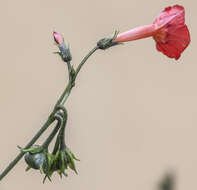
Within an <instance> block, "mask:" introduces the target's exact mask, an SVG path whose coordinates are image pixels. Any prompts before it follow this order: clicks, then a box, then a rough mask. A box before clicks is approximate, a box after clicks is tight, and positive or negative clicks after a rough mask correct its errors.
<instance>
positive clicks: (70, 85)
mask: <svg viewBox="0 0 197 190" xmlns="http://www.w3.org/2000/svg"><path fill="white" fill-rule="evenodd" d="M98 49H99V47H98V46H96V47H95V48H93V49H92V50H91V51H90V52H89V53H88V54H87V55H86V56H85V57H84V58H83V60H82V61H81V63H80V64H79V66H78V67H77V69H76V72H75V75H74V77H73V79H72V80H70V81H69V83H68V85H67V87H66V89H65V90H64V92H63V93H62V95H61V96H60V98H59V99H58V101H57V103H56V105H55V108H54V110H53V112H52V113H51V114H50V116H49V118H48V120H47V121H46V123H45V124H44V125H43V127H42V128H41V129H40V130H39V131H38V132H37V133H36V135H35V136H34V137H33V138H32V140H31V141H30V142H29V143H28V144H27V145H26V146H25V148H24V149H28V148H30V147H31V146H32V145H33V144H34V143H35V142H36V140H37V139H38V138H39V137H40V136H41V135H42V134H43V132H44V131H45V130H46V129H47V128H48V127H49V126H50V125H51V123H52V122H53V121H54V118H53V116H54V114H55V113H56V108H57V107H58V106H59V105H63V104H64V103H65V101H66V100H67V98H68V96H69V95H70V92H71V90H72V88H73V84H74V82H75V79H76V77H77V75H78V73H79V71H80V70H81V68H82V66H83V65H84V63H85V62H86V61H87V59H88V58H89V57H90V56H91V55H92V54H93V53H94V52H95V51H96V50H98ZM24 154H25V153H24V152H20V153H19V154H18V156H17V157H16V158H15V159H14V160H13V161H12V162H11V163H10V164H9V165H8V167H7V168H6V169H5V170H4V171H3V172H2V173H1V174H0V181H1V180H2V179H3V178H4V177H5V176H6V175H7V174H8V172H9V171H10V170H11V169H12V168H13V167H14V166H15V165H16V164H17V163H18V161H19V160H20V159H21V158H22V157H23V155H24Z"/></svg>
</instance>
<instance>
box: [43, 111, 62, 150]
mask: <svg viewBox="0 0 197 190" xmlns="http://www.w3.org/2000/svg"><path fill="white" fill-rule="evenodd" d="M54 118H55V119H56V120H57V121H58V122H57V124H56V126H55V128H54V129H53V131H52V132H51V134H50V135H49V136H48V138H47V139H46V141H45V142H44V143H43V144H42V147H43V149H47V150H48V147H49V144H50V143H51V141H52V140H53V138H54V137H55V135H56V133H57V132H58V130H59V129H60V127H61V125H62V122H63V118H62V117H61V116H60V115H59V114H55V116H54Z"/></svg>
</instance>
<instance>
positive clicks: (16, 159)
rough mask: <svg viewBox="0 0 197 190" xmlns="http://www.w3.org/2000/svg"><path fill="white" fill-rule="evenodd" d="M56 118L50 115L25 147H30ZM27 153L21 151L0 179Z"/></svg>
mask: <svg viewBox="0 0 197 190" xmlns="http://www.w3.org/2000/svg"><path fill="white" fill-rule="evenodd" d="M53 121H54V119H53V118H51V117H49V119H48V120H47V121H46V123H45V124H44V125H43V126H42V128H41V129H40V130H39V131H38V132H37V133H36V135H35V136H34V137H33V138H32V139H31V141H30V142H29V143H28V144H27V145H26V146H25V148H24V149H28V148H30V147H31V146H32V145H33V144H34V143H35V142H36V140H37V139H38V138H39V137H40V136H41V135H42V133H43V132H44V131H45V130H46V129H47V128H48V127H49V125H51V123H53ZM24 154H25V153H24V152H20V153H19V154H18V156H17V157H16V158H15V159H14V160H13V161H12V162H11V163H10V164H9V165H8V167H7V168H6V169H5V170H4V171H3V172H2V173H1V175H0V181H1V180H2V179H3V177H4V176H6V175H7V173H8V172H9V171H10V170H11V169H12V168H13V167H14V166H15V165H16V164H17V163H18V161H19V160H20V159H21V158H22V157H23V155H24Z"/></svg>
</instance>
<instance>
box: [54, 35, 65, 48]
mask: <svg viewBox="0 0 197 190" xmlns="http://www.w3.org/2000/svg"><path fill="white" fill-rule="evenodd" d="M53 37H54V40H55V42H56V43H57V44H58V45H61V44H62V43H63V42H64V39H63V37H62V36H61V34H59V33H58V32H53Z"/></svg>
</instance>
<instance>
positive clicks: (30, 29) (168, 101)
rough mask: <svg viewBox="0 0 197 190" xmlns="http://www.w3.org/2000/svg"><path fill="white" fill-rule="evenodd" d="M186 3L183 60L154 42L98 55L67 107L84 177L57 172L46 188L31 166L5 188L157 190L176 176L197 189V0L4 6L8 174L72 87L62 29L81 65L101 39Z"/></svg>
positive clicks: (47, 0)
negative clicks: (169, 175)
mask: <svg viewBox="0 0 197 190" xmlns="http://www.w3.org/2000/svg"><path fill="white" fill-rule="evenodd" d="M177 3H178V4H182V5H184V7H185V9H186V23H187V25H188V27H189V29H190V32H191V39H192V42H191V44H190V46H189V47H188V48H187V49H186V51H185V52H184V53H183V54H182V57H181V58H180V59H179V60H178V61H175V60H174V59H169V58H167V57H166V56H164V55H162V54H161V53H159V52H157V50H156V49H155V43H154V41H153V40H152V39H144V40H139V41H135V42H130V43H127V44H125V45H123V46H119V47H114V48H111V49H109V50H106V51H98V52H97V53H95V54H94V55H93V56H92V57H91V58H90V59H89V60H88V62H87V64H86V65H85V67H84V68H83V70H82V72H81V73H80V74H79V77H78V78H77V81H76V83H77V84H76V87H75V88H74V89H73V91H72V94H71V96H70V97H69V99H68V101H67V103H66V107H67V109H68V112H69V120H68V126H67V134H66V137H67V139H66V141H67V143H68V145H69V147H70V148H71V149H72V151H73V152H74V153H76V155H77V156H78V157H79V158H80V159H81V161H80V162H79V163H76V164H77V169H78V172H79V175H75V174H74V173H73V172H72V171H69V172H68V173H69V177H68V178H63V179H62V180H60V179H59V176H57V175H54V176H53V178H52V179H53V183H50V182H48V181H47V182H46V184H45V185H43V184H42V178H43V176H41V175H40V173H39V172H37V171H33V170H32V171H29V172H27V173H25V167H26V164H25V162H24V161H23V160H22V161H20V162H19V163H18V165H17V166H16V167H15V168H14V169H13V170H12V172H10V173H9V174H8V175H7V176H6V177H5V178H4V180H3V181H2V182H1V184H0V190H11V189H21V190H25V189H30V190H31V189H32V190H33V189H36V190H41V189H48V190H52V189H54V188H55V189H59V190H60V189H62V190H63V189H69V190H100V189H107V190H109V189H113V190H120V189H124V190H152V189H156V187H157V183H158V181H159V180H160V179H161V177H162V176H163V174H164V173H165V172H167V171H169V170H172V171H174V172H175V173H176V176H177V189H178V190H192V189H197V183H196V178H197V177H196V176H197V149H196V144H197V85H196V83H197V63H196V49H197V47H196V40H197V39H196V35H195V34H196V30H197V26H196V19H197V12H196V6H197V4H196V2H195V1H194V0H190V1H186V0H182V1H172V0H165V1H164V0H156V1H155V0H148V1H140V0H121V1H113V0H108V1H106V0H98V1H94V0H83V1H74V0H73V1H66V0H56V1H54V0H53V1H52V0H33V1H30V0H18V1H13V0H6V1H3V0H1V4H0V23H1V31H0V34H1V35H0V42H1V45H0V52H1V56H0V63H1V69H0V87H1V94H0V113H1V133H0V150H1V153H0V154H1V157H0V170H1V171H2V170H3V169H4V168H5V167H6V166H7V165H8V163H9V162H10V161H11V160H12V159H14V158H15V156H16V155H17V154H18V149H17V148H16V146H17V145H20V146H24V145H25V144H26V143H27V141H28V140H29V139H30V138H31V137H32V136H33V135H34V134H35V133H36V132H37V131H38V129H39V128H40V127H41V126H42V124H43V123H44V122H45V120H46V119H47V116H48V114H49V113H50V111H51V110H52V108H53V106H54V104H55V102H56V100H57V98H58V97H59V95H60V94H61V92H62V91H63V89H64V86H65V84H66V80H67V71H66V69H65V65H64V64H62V62H61V60H60V58H59V57H58V56H57V55H54V54H52V52H54V51H56V50H57V48H56V46H54V44H53V39H52V31H53V30H56V31H59V32H60V33H62V34H63V35H64V37H65V40H66V41H67V42H69V44H70V47H71V51H72V55H73V62H72V63H73V64H74V65H75V66H77V64H78V63H79V61H80V60H81V58H82V57H83V56H84V55H85V54H86V53H87V52H88V51H89V50H90V49H91V48H92V47H93V46H94V45H95V43H96V42H97V41H98V40H99V39H101V38H103V37H107V36H109V35H111V34H112V33H113V31H114V30H115V29H118V30H120V31H125V30H128V29H130V28H133V27H136V26H140V25H144V24H150V23H152V22H153V20H154V18H155V17H156V16H157V15H158V14H159V13H160V12H161V11H162V10H163V9H164V8H165V7H166V6H169V5H174V4H177ZM45 137H46V136H45ZM45 137H42V138H41V140H40V141H39V142H40V143H41V142H42V140H43V139H44V138H45Z"/></svg>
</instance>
